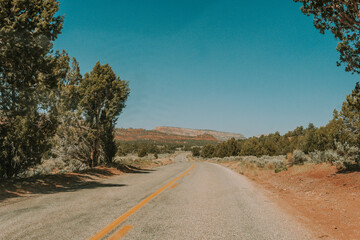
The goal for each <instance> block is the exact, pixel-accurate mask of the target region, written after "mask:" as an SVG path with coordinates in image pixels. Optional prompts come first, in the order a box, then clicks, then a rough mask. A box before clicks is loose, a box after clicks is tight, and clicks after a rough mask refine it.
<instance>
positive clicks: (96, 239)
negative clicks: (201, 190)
mask: <svg viewBox="0 0 360 240" xmlns="http://www.w3.org/2000/svg"><path fill="white" fill-rule="evenodd" d="M194 165H195V164H194V163H193V164H192V166H191V167H190V168H189V169H188V170H186V171H185V172H184V173H183V174H181V175H180V176H178V177H177V178H175V179H173V180H172V181H170V182H169V183H168V184H166V185H165V186H163V187H162V188H160V189H159V190H157V191H156V192H154V193H153V194H151V195H150V196H148V197H147V198H145V199H144V200H142V201H141V202H140V203H139V204H138V205H136V206H135V207H133V208H131V209H130V210H129V211H127V212H126V213H124V214H123V215H121V216H120V217H119V218H118V219H116V220H115V221H113V222H112V223H110V224H109V225H107V226H106V227H105V228H104V229H103V230H101V231H100V232H98V233H97V234H95V235H94V236H93V237H91V238H90V239H89V240H99V239H101V238H103V237H104V236H105V235H106V234H108V233H109V232H111V231H112V230H113V229H114V228H115V227H117V226H118V225H119V224H120V223H122V222H123V221H124V220H125V219H127V218H128V217H129V216H131V215H132V214H133V213H135V212H136V211H137V210H139V209H140V208H141V207H142V206H144V205H145V204H146V203H148V202H149V201H150V200H151V199H153V198H154V197H156V196H157V195H158V194H159V193H161V192H162V191H164V190H165V189H166V188H168V187H169V186H170V185H171V184H173V183H174V182H176V181H177V180H179V179H180V178H182V177H183V176H185V174H187V173H188V172H189V171H190V170H191V169H193V168H194Z"/></svg>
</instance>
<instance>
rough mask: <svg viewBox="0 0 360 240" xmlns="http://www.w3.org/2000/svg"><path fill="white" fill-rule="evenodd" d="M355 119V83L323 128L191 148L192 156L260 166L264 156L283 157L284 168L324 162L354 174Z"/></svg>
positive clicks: (358, 102) (359, 158)
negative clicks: (249, 159)
mask: <svg viewBox="0 0 360 240" xmlns="http://www.w3.org/2000/svg"><path fill="white" fill-rule="evenodd" d="M359 119H360V86H359V84H358V83H357V84H356V87H355V89H354V90H353V91H352V93H351V94H349V95H348V96H347V97H346V101H344V103H343V105H342V108H341V110H340V112H338V111H337V110H334V117H333V119H332V120H331V121H330V122H329V123H328V124H327V125H326V126H323V127H319V128H317V127H315V126H314V125H313V124H312V123H310V124H309V125H308V127H307V128H304V127H302V126H300V127H297V128H296V129H294V130H293V131H289V132H288V133H286V134H284V135H280V133H279V132H276V133H272V134H269V135H261V136H259V137H251V138H248V139H245V140H235V139H231V140H229V141H226V142H223V143H220V144H217V145H212V144H208V145H205V146H204V147H203V148H201V149H199V148H192V153H193V156H201V157H203V158H214V157H216V158H224V157H231V156H256V157H259V158H258V159H259V162H260V164H262V160H261V159H262V158H264V157H265V156H281V155H283V156H287V157H286V160H287V162H286V165H287V166H289V165H290V166H291V165H300V164H304V163H305V162H312V163H324V162H327V163H330V164H333V165H336V166H337V167H338V169H339V170H341V171H345V170H357V169H359V168H360V135H359V134H360V133H359ZM262 156H263V157H262ZM261 157H262V158H261ZM277 169H279V168H277ZM281 169H285V167H281Z"/></svg>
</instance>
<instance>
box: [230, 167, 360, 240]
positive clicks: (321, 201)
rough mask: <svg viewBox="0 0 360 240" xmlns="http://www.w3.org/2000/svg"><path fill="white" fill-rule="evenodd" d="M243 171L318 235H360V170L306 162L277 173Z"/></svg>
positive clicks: (346, 236)
mask: <svg viewBox="0 0 360 240" xmlns="http://www.w3.org/2000/svg"><path fill="white" fill-rule="evenodd" d="M224 165H227V166H228V167H230V168H232V169H234V166H235V165H234V163H233V164H224ZM231 165H233V166H231ZM235 170H236V169H235ZM244 175H246V176H248V177H249V178H250V179H252V180H253V181H255V182H256V183H257V184H259V185H261V186H263V187H264V188H265V189H266V190H268V191H271V192H272V194H271V193H270V194H269V196H270V197H271V198H273V199H274V200H275V201H277V202H278V203H279V204H280V206H281V207H283V208H284V209H285V210H287V211H288V212H289V213H291V214H292V215H294V216H295V217H296V218H297V219H298V220H300V222H302V223H304V224H305V225H307V226H309V227H310V229H313V230H314V232H315V233H316V234H317V236H318V238H324V239H360V225H359V223H360V172H349V173H338V172H337V170H336V168H335V167H334V166H330V165H327V164H322V165H312V164H307V165H304V166H295V167H292V168H289V170H288V171H283V172H280V173H277V174H276V173H274V172H273V170H272V171H270V170H261V171H257V172H256V174H254V172H252V173H251V174H247V173H246V171H245V172H244Z"/></svg>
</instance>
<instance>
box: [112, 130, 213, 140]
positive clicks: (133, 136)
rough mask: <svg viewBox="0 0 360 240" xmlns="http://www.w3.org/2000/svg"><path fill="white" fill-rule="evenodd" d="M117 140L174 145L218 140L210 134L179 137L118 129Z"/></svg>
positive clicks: (152, 131) (169, 134) (154, 132)
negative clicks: (170, 143) (169, 143)
mask: <svg viewBox="0 0 360 240" xmlns="http://www.w3.org/2000/svg"><path fill="white" fill-rule="evenodd" d="M115 140H118V141H154V142H163V143H165V142H173V143H203V144H206V143H215V142H218V140H217V139H216V138H215V137H213V136H212V135H209V134H200V135H195V136H186V135H177V134H172V133H165V132H160V131H155V130H145V129H141V128H137V129H133V128H126V129H124V128H122V129H116V131H115Z"/></svg>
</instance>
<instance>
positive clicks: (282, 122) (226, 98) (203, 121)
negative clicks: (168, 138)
mask: <svg viewBox="0 0 360 240" xmlns="http://www.w3.org/2000/svg"><path fill="white" fill-rule="evenodd" d="M60 4H61V6H60V14H65V23H64V28H63V33H62V34H61V35H59V38H58V39H57V40H56V42H55V49H65V50H66V51H67V52H68V53H69V54H70V56H74V57H76V58H77V59H78V61H79V62H80V67H81V72H82V73H85V72H88V71H90V70H91V68H92V67H93V66H94V64H95V63H96V62H97V61H99V60H100V61H101V63H102V64H105V63H109V64H110V65H111V66H112V67H113V69H114V71H115V72H116V73H117V74H118V75H119V76H120V77H121V78H122V79H125V80H128V81H129V82H130V87H131V95H130V98H129V99H128V102H127V107H126V108H125V109H124V111H123V113H122V115H121V116H120V118H119V121H118V124H117V127H125V128H128V127H132V128H145V129H152V128H154V127H155V126H178V127H187V128H200V129H214V130H220V131H230V132H238V133H243V134H245V136H247V137H250V136H254V135H259V134H266V133H270V132H275V131H279V132H280V133H285V132H287V131H289V130H292V129H294V128H295V127H296V126H299V125H305V126H307V124H308V123H309V122H312V123H314V124H315V125H316V126H321V125H325V124H326V123H327V122H328V121H329V120H330V119H331V117H332V111H333V109H334V108H338V109H339V108H340V107H341V103H342V102H343V101H344V99H345V96H346V95H347V94H348V93H350V92H351V90H352V89H353V88H354V86H355V82H356V81H358V80H359V76H358V75H351V74H350V73H346V72H345V71H344V68H343V67H336V61H337V60H338V57H339V55H338V53H337V51H336V49H335V48H336V44H337V42H336V41H335V39H334V38H333V37H332V36H331V35H329V34H328V35H325V36H324V35H321V34H320V33H319V32H318V31H317V30H316V29H315V28H314V27H313V25H312V18H310V17H306V16H304V15H303V14H302V13H301V11H300V10H299V8H300V5H299V4H296V3H294V2H293V1H291V0H277V1H268V0H260V1H245V0H225V1H224V0H222V1H220V0H201V1H200V0H198V1H196V0H192V1H189V0H181V1H180V0H174V1H169V0H152V1H147V0H146V1H145V0H144V1H140V0H131V1H124V0H118V1H115V0H114V1H110V0H103V1H98V0H87V1H79V0H78V1H74V0H60Z"/></svg>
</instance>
